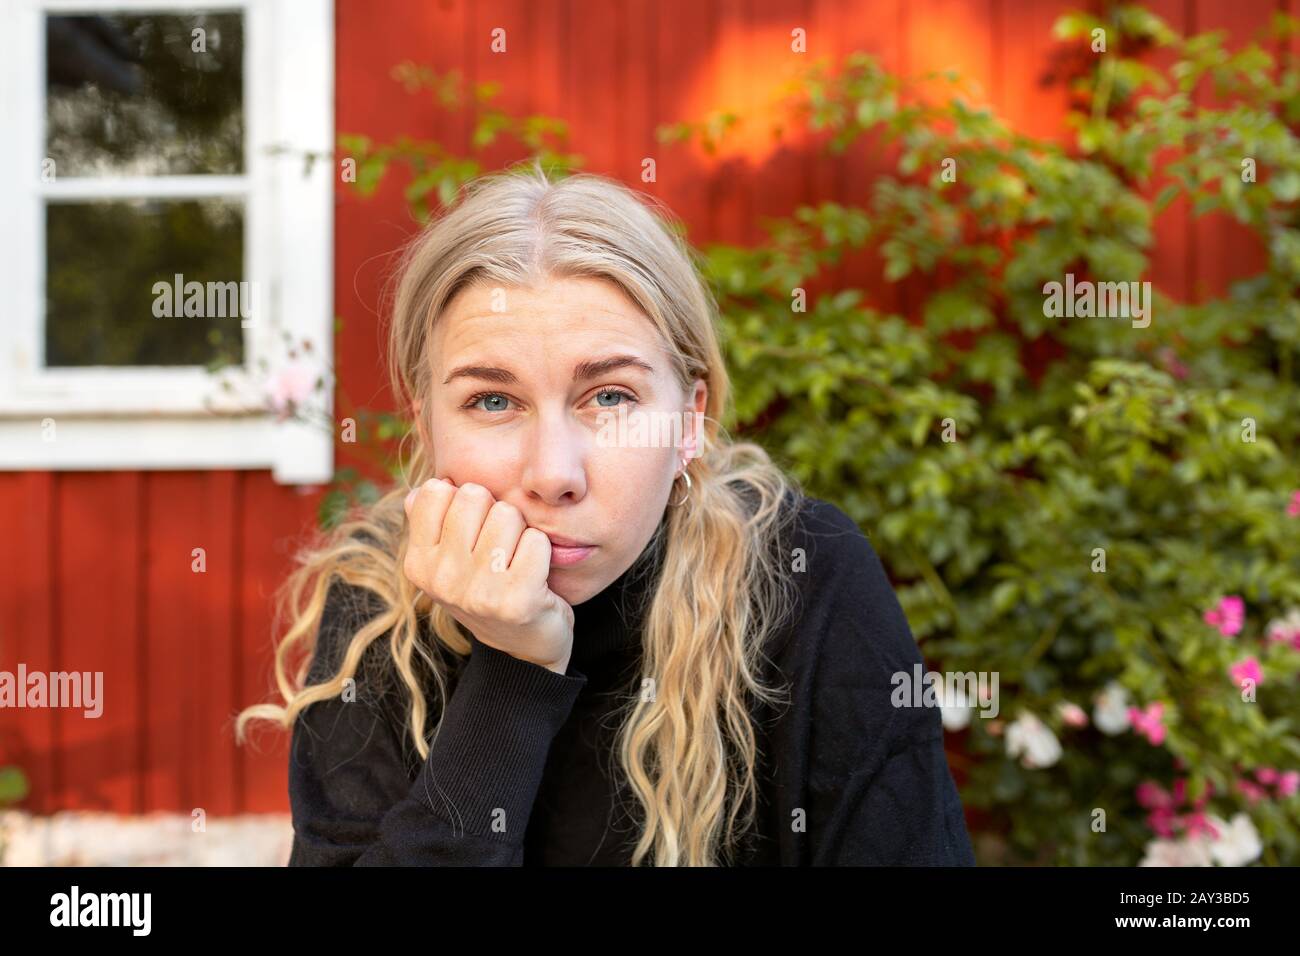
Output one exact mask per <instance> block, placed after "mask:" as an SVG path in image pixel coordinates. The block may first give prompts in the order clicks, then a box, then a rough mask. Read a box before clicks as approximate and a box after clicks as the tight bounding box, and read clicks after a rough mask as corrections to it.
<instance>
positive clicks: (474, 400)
mask: <svg viewBox="0 0 1300 956" xmlns="http://www.w3.org/2000/svg"><path fill="white" fill-rule="evenodd" d="M484 399H487V400H489V401H492V400H494V399H495V400H497V401H498V402H509V401H510V399H508V398H506V397H505V396H504V395H502V394H501V393H500V392H479V393H478V394H477V395H474V396H472V397H471V398H470V400H469V401H468V402H466V403H465V404H464V405H463V406H462V407H463V408H474V407H475V406H476V405H478V403H479V402H481V401H483V400H484ZM503 410H504V409H503V407H502V406H501V405H499V404H498V405H494V406H492V407H490V408H484V409H483V411H485V412H499V411H503Z"/></svg>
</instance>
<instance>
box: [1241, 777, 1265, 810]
mask: <svg viewBox="0 0 1300 956" xmlns="http://www.w3.org/2000/svg"><path fill="white" fill-rule="evenodd" d="M1237 790H1238V792H1240V793H1241V795H1242V796H1244V797H1245V798H1246V799H1247V800H1248V801H1250V802H1251V803H1252V804H1253V803H1259V801H1261V800H1266V799H1268V791H1267V790H1265V789H1264V788H1263V787H1261V786H1260V785H1259V784H1257V783H1252V782H1251V781H1249V780H1246V779H1245V778H1242V779H1239V780H1238V781H1237Z"/></svg>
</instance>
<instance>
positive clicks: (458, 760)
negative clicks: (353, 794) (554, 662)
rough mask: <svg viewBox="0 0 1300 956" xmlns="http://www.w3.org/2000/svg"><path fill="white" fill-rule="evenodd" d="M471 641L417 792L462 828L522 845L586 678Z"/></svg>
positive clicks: (447, 819)
mask: <svg viewBox="0 0 1300 956" xmlns="http://www.w3.org/2000/svg"><path fill="white" fill-rule="evenodd" d="M470 643H471V651H470V658H469V661H468V662H467V663H466V664H465V667H464V670H463V671H462V673H461V676H460V680H459V682H458V683H457V685H456V688H455V690H454V691H453V693H452V695H451V699H450V700H449V701H448V703H447V707H446V710H445V712H444V714H443V718H442V723H441V724H440V725H439V727H438V730H437V733H436V735H435V737H434V739H433V740H432V741H431V747H430V752H429V759H428V760H427V761H425V764H424V767H423V769H422V770H421V772H420V777H421V779H420V781H419V783H418V784H417V788H416V789H417V792H418V793H421V794H422V795H423V797H424V800H425V802H426V804H427V805H428V806H429V807H430V809H432V810H433V812H434V813H436V814H437V815H438V816H440V817H442V818H443V819H444V820H446V821H447V822H448V823H450V824H452V825H453V826H454V827H456V828H457V829H458V830H462V831H463V832H466V833H474V834H480V835H485V836H498V837H500V838H501V839H503V840H506V841H508V842H512V843H522V842H523V838H524V830H525V829H526V828H527V825H528V818H529V816H530V814H531V812H532V808H533V803H534V802H535V801H536V799H537V791H538V788H539V786H540V785H541V780H542V772H543V770H544V769H545V766H546V758H547V755H548V753H549V752H550V747H551V742H552V741H553V740H554V739H555V735H556V734H557V733H558V732H559V730H560V728H561V727H562V726H563V725H564V723H565V721H566V720H568V718H569V715H570V713H571V712H572V710H573V705H574V702H575V701H576V700H577V698H578V693H579V692H580V691H581V690H582V688H583V687H584V686H585V685H586V683H587V678H586V676H585V675H584V674H582V673H580V672H578V671H575V670H574V669H573V667H572V666H570V667H569V668H568V670H567V671H566V673H564V674H557V673H555V672H554V671H552V670H549V669H547V668H545V667H542V666H541V665H540V664H534V663H531V662H529V661H524V660H520V659H519V658H517V657H512V656H511V655H509V654H507V653H505V652H504V651H501V650H498V649H497V648H495V647H492V646H491V645H489V644H484V643H482V642H481V641H478V640H477V639H472V640H471V642H470Z"/></svg>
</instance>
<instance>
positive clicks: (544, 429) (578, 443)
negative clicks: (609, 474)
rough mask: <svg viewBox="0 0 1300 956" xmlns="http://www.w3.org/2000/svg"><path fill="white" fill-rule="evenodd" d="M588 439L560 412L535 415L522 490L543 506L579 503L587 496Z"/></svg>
mask: <svg viewBox="0 0 1300 956" xmlns="http://www.w3.org/2000/svg"><path fill="white" fill-rule="evenodd" d="M587 439H588V436H587V435H586V434H585V433H584V432H583V430H582V429H581V427H580V425H579V424H578V423H577V422H575V421H573V419H572V418H571V417H570V416H569V415H567V414H566V413H565V412H564V411H554V410H551V411H546V412H542V413H541V414H539V416H538V418H537V420H536V424H535V426H534V428H533V431H532V434H531V435H530V436H529V439H528V449H527V452H526V461H525V464H524V470H523V490H524V493H525V494H527V495H528V497H530V498H532V499H534V500H536V501H539V502H542V503H545V504H547V505H559V504H562V503H564V502H565V501H566V500H567V501H569V502H576V501H581V500H582V499H583V497H584V496H585V495H586V494H587V469H586V458H587V445H588V440H587Z"/></svg>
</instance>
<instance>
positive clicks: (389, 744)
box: [289, 497, 975, 866]
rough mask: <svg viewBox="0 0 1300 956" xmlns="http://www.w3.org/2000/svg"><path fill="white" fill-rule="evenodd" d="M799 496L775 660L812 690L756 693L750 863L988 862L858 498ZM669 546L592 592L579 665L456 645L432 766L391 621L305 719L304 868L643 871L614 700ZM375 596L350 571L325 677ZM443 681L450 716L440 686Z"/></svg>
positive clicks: (328, 627) (630, 681)
mask: <svg viewBox="0 0 1300 956" xmlns="http://www.w3.org/2000/svg"><path fill="white" fill-rule="evenodd" d="M799 501H800V507H799V510H798V514H797V517H796V521H795V522H794V524H793V526H792V528H791V529H790V530H789V531H788V532H787V534H786V536H785V537H784V538H783V539H782V541H783V554H784V555H785V560H787V561H791V562H793V561H795V560H796V558H797V556H798V552H795V551H794V550H793V549H794V548H802V549H803V552H802V553H803V555H804V556H805V560H806V570H802V571H796V573H795V575H794V577H795V578H796V579H797V581H798V593H797V600H796V603H795V610H794V613H793V615H792V616H791V618H790V619H789V621H788V622H787V623H786V624H785V625H783V627H782V628H781V629H780V631H779V632H778V634H777V635H776V637H775V638H774V639H773V641H772V642H771V644H770V645H769V646H768V647H767V648H766V649H765V653H766V656H767V658H768V661H769V668H768V669H767V670H766V671H765V673H764V674H763V678H764V680H765V681H766V682H767V683H768V685H769V686H770V685H772V684H785V683H788V686H789V699H790V700H791V704H790V705H789V706H788V707H784V708H781V707H778V708H775V709H769V708H768V707H767V706H766V705H762V704H754V705H752V707H753V709H752V710H751V713H752V714H754V715H755V720H756V722H757V726H756V734H757V740H758V746H759V762H758V766H757V768H756V772H757V778H758V784H759V804H758V810H759V815H758V823H757V827H756V828H753V829H751V831H750V833H749V835H748V837H747V839H746V841H745V843H744V845H743V846H742V848H741V852H740V853H739V854H738V855H737V857H736V858H735V859H734V860H733V861H732V862H733V863H735V864H737V865H745V866H770V865H782V866H808V865H813V866H824V865H871V864H885V865H896V864H904V865H966V866H973V865H974V863H975V860H974V855H973V853H972V850H971V844H970V838H969V836H968V835H967V831H966V826H965V821H964V818H963V813H962V806H961V802H960V800H959V798H958V795H957V789H956V786H955V785H954V783H953V779H952V776H951V774H950V773H949V769H948V764H947V761H946V758H945V756H944V749H943V729H942V724H941V721H940V716H939V712H938V710H937V709H935V708H933V707H895V706H893V705H891V702H890V701H891V696H892V694H893V693H894V685H893V684H892V683H891V680H890V677H891V675H892V674H894V673H896V672H899V671H903V672H906V673H907V674H909V675H911V674H912V673H913V665H914V664H919V663H922V658H921V655H920V652H919V650H918V648H917V645H916V642H915V640H914V639H913V637H912V634H911V631H910V629H909V627H908V624H907V620H906V618H905V617H904V615H903V611H902V608H901V607H900V605H899V603H898V600H897V598H896V597H895V595H894V592H893V589H892V588H891V587H890V584H889V581H888V579H887V577H886V576H885V572H884V569H883V567H882V566H881V563H880V560H879V559H878V557H877V556H876V553H875V551H874V550H873V548H872V546H871V544H870V542H869V541H868V540H867V538H866V537H864V536H863V534H862V533H861V531H860V530H859V529H858V527H857V525H856V524H855V523H854V522H853V521H852V519H850V518H849V517H848V516H847V515H845V514H844V513H843V512H842V511H841V510H840V509H838V508H837V507H835V506H834V505H831V504H828V503H826V502H824V501H820V500H818V499H816V498H808V497H803V498H800V499H799ZM656 540H657V539H656ZM658 561H659V552H658V550H657V548H656V547H655V544H654V543H653V542H652V545H651V546H650V547H648V548H647V550H646V552H645V553H643V554H642V556H641V558H639V559H638V560H637V562H636V563H634V564H633V565H632V567H631V568H629V569H628V570H627V571H626V572H625V573H624V574H623V575H622V576H621V577H620V578H618V579H617V580H616V581H615V582H613V583H612V584H611V585H610V586H609V587H607V588H606V589H605V590H604V591H602V592H601V593H600V594H598V595H596V596H595V597H593V598H592V599H590V600H589V601H586V602H585V603H583V604H579V605H577V606H575V607H574V615H575V623H574V644H573V654H572V657H571V660H570V663H569V667H568V670H567V672H566V673H565V674H557V673H555V672H554V671H551V670H548V669H546V668H544V667H541V666H539V665H537V664H533V663H529V662H527V661H522V660H519V659H517V658H514V657H511V656H510V655H508V654H506V653H504V652H502V651H499V650H497V649H496V648H494V647H492V646H490V645H487V644H483V643H481V642H479V641H477V640H474V639H472V638H471V645H472V650H471V653H470V655H469V656H468V658H467V659H461V658H458V657H456V656H455V655H452V654H449V653H448V654H447V659H448V661H449V662H450V663H449V667H450V671H451V676H450V679H449V691H450V696H449V699H448V704H447V708H446V713H445V716H444V718H443V725H442V726H441V728H440V729H439V731H438V734H437V736H436V738H435V739H434V741H433V744H432V748H431V751H430V753H429V757H428V759H427V760H421V759H420V758H419V754H418V752H417V751H416V750H415V748H414V744H413V742H412V741H411V738H410V734H409V732H408V730H407V728H406V724H405V723H404V721H405V716H404V714H405V710H404V707H405V700H404V695H403V692H402V691H401V689H400V687H399V686H398V685H397V684H396V683H394V679H393V677H392V676H391V671H392V668H391V667H386V666H385V665H386V661H385V658H386V657H387V655H388V640H387V635H384V636H381V637H380V638H379V639H378V640H377V641H375V643H374V644H372V645H371V646H370V648H369V649H368V650H367V652H366V655H365V657H364V658H363V661H362V665H363V666H362V667H361V668H360V669H359V670H358V673H357V677H356V687H355V700H345V699H342V698H332V699H329V700H325V701H319V702H317V703H315V704H312V705H310V706H309V707H308V708H306V709H305V710H304V711H303V712H302V713H301V714H300V715H299V718H298V720H297V722H296V724H295V726H294V731H293V740H292V748H291V756H290V767H289V796H290V802H291V804H292V813H293V825H294V841H293V850H292V854H291V856H290V860H289V865H290V866H373V865H380V866H382V865H440V866H446V865H486V866H521V865H527V866H534V865H542V866H555V865H627V864H628V863H629V862H630V859H631V848H632V847H633V846H634V845H635V838H636V827H635V823H634V817H633V816H632V808H633V807H634V806H635V799H634V798H633V797H632V795H631V791H630V788H629V787H627V786H626V784H625V783H623V782H622V773H621V770H620V769H619V767H618V763H617V760H616V755H615V754H614V753H613V750H612V748H613V744H614V739H615V735H616V731H617V727H615V726H614V725H613V724H614V721H613V714H612V713H611V712H612V710H613V708H614V707H615V706H616V705H617V704H618V703H619V702H620V701H624V700H626V699H627V696H626V695H630V694H635V693H639V692H640V684H641V680H640V675H639V674H638V672H637V671H638V665H639V662H640V643H639V630H638V627H637V624H638V621H639V620H640V619H641V616H642V614H643V612H644V598H645V597H646V595H647V594H648V591H647V585H648V582H650V581H651V580H653V578H654V574H655V572H656V571H657V569H658V567H659V564H658ZM789 566H790V567H793V568H796V569H797V568H798V567H799V565H798V564H793V563H792V564H790V565H789ZM372 598H374V595H372V594H371V592H369V591H364V590H362V589H359V588H353V587H350V586H346V585H343V584H342V583H341V582H339V581H337V580H336V581H335V582H334V583H333V584H332V585H331V587H330V590H329V592H328V596H327V600H326V606H325V611H324V616H323V618H322V621H321V625H320V631H319V638H318V642H317V650H316V653H315V656H314V658H313V660H312V663H311V668H310V672H309V676H308V681H309V683H315V682H318V681H322V680H324V679H326V678H327V677H328V676H329V675H330V674H332V673H334V672H336V670H337V666H338V663H339V661H340V660H341V653H342V650H343V648H344V647H345V646H346V644H347V642H348V640H349V639H350V638H351V636H352V635H353V634H354V633H355V632H356V631H357V629H358V628H359V627H360V626H361V624H362V623H364V621H365V620H367V619H368V616H369V615H371V614H373V613H375V611H376V610H377V608H376V606H375V604H374V603H373V601H372V600H371V599H372ZM349 696H352V695H351V694H347V693H345V694H344V695H343V697H349ZM426 697H427V698H428V700H429V706H430V710H431V713H432V715H433V717H432V718H431V720H436V715H437V712H438V711H437V689H436V687H435V686H434V685H433V684H432V682H431V681H430V682H429V683H428V684H427V685H426ZM431 726H432V724H431Z"/></svg>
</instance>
